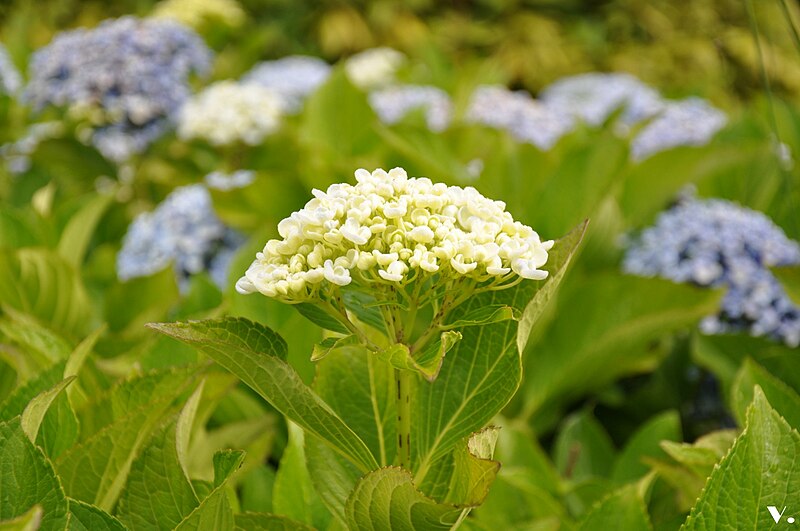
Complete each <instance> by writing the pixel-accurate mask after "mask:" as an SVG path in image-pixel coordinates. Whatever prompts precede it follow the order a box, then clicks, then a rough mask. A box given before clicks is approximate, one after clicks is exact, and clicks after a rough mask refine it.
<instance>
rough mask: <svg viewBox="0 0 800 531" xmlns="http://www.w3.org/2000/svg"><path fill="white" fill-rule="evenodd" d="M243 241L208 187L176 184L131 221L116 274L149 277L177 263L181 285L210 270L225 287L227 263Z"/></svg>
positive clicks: (121, 277)
mask: <svg viewBox="0 0 800 531" xmlns="http://www.w3.org/2000/svg"><path fill="white" fill-rule="evenodd" d="M242 242H243V237H242V236H241V235H240V234H239V233H237V232H236V231H234V230H232V229H230V228H228V227H226V226H225V225H224V224H223V223H222V221H220V219H219V218H218V217H217V215H216V214H215V213H214V208H213V205H212V202H211V195H210V194H209V192H208V190H207V189H206V188H205V187H204V186H202V185H190V186H184V187H181V188H176V189H175V190H173V191H172V193H170V194H169V196H167V198H166V199H165V200H164V201H163V202H162V203H161V204H160V205H159V206H158V207H157V208H156V209H155V210H154V211H152V212H146V213H143V214H140V215H139V216H138V217H137V218H136V219H134V221H133V223H131V225H130V227H129V228H128V233H127V234H126V235H125V238H124V239H123V242H122V249H121V250H120V252H119V254H118V255H117V276H118V277H119V278H120V280H128V279H131V278H135V277H142V276H148V275H151V274H153V273H155V272H157V271H160V270H162V269H164V268H165V267H167V266H168V265H169V264H171V263H172V264H173V265H174V268H175V272H176V274H177V275H178V278H179V280H180V282H181V286H182V288H185V287H186V285H187V282H188V277H189V276H191V275H193V274H195V273H199V272H201V271H208V272H209V274H210V275H211V278H212V279H213V280H214V281H215V282H216V283H217V285H218V286H220V289H224V287H225V286H226V284H227V277H228V275H227V267H228V264H229V263H230V260H231V258H232V257H233V255H234V253H235V251H236V249H237V248H238V247H239V245H241V243H242Z"/></svg>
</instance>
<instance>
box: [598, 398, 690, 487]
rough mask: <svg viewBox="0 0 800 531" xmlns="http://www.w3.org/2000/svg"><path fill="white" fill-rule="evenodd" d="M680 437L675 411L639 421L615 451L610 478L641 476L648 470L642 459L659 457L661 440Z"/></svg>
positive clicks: (678, 420) (629, 478)
mask: <svg viewBox="0 0 800 531" xmlns="http://www.w3.org/2000/svg"><path fill="white" fill-rule="evenodd" d="M680 440H681V419H680V416H679V415H678V413H677V412H676V411H666V412H664V413H662V414H660V415H658V416H656V417H653V418H652V419H650V420H649V421H647V422H646V423H645V424H643V425H642V426H641V427H640V428H639V429H638V430H636V432H635V433H634V434H633V435H632V436H631V438H630V439H628V442H627V443H626V444H625V447H624V448H623V449H622V451H621V452H620V453H619V456H618V457H617V460H616V462H615V463H614V469H613V471H612V473H611V478H612V479H613V480H614V481H616V482H619V483H627V482H630V481H634V480H636V479H639V478H641V477H642V476H644V475H645V474H646V473H647V471H648V470H649V469H648V467H647V464H646V463H645V462H644V461H643V460H644V459H646V458H663V457H665V454H664V451H663V450H662V448H661V442H662V441H680Z"/></svg>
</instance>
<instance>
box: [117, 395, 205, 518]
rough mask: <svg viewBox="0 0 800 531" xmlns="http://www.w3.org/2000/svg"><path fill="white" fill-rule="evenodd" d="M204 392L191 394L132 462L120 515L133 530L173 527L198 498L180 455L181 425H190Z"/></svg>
mask: <svg viewBox="0 0 800 531" xmlns="http://www.w3.org/2000/svg"><path fill="white" fill-rule="evenodd" d="M201 394H202V386H201V387H198V389H197V390H196V391H195V392H194V393H193V394H192V396H191V397H190V398H189V400H187V402H186V405H184V407H183V410H182V411H181V414H180V416H179V417H178V419H176V420H175V421H173V422H170V423H169V424H168V425H167V426H166V427H165V428H164V429H161V430H159V431H158V432H157V433H156V434H155V435H154V436H153V437H152V438H151V439H150V441H149V442H148V444H147V445H146V446H145V447H144V449H143V450H142V452H141V454H140V455H139V456H138V457H137V458H136V460H135V461H134V462H133V464H132V465H131V470H130V474H129V475H128V481H127V483H126V485H125V489H124V490H123V491H122V494H121V495H120V499H119V504H118V506H117V516H118V517H119V518H120V519H121V520H122V521H123V522H124V523H125V525H126V526H127V527H128V528H129V529H132V530H136V529H172V528H174V527H175V526H176V525H178V524H179V523H180V522H181V521H182V520H183V519H184V518H185V517H186V516H187V515H188V514H189V513H191V512H192V511H193V510H194V509H195V507H197V506H198V505H199V503H200V502H199V500H198V499H197V496H196V494H195V492H194V489H193V488H192V484H191V483H190V482H189V478H188V476H187V475H186V473H185V470H184V468H183V467H182V466H181V462H180V459H179V449H178V448H179V442H178V441H179V438H178V431H179V429H178V426H179V425H180V426H181V431H183V430H184V429H185V428H184V426H185V425H187V424H189V425H191V423H192V419H193V418H194V414H195V412H196V409H197V402H198V400H199V397H200V395H201Z"/></svg>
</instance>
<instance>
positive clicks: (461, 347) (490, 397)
mask: <svg viewBox="0 0 800 531" xmlns="http://www.w3.org/2000/svg"><path fill="white" fill-rule="evenodd" d="M585 227H586V225H585V223H584V224H583V225H581V227H579V228H577V229H574V230H573V232H571V233H570V234H568V235H567V236H565V237H564V238H562V239H561V240H559V241H558V242H556V244H555V246H554V248H553V261H552V262H550V263H549V265H548V269H549V271H550V275H551V277H550V278H549V279H548V280H547V281H545V282H534V281H528V282H522V283H521V284H519V285H518V286H517V287H515V288H512V289H507V290H501V291H493V292H488V293H483V294H480V295H477V296H474V297H472V298H470V299H469V300H468V301H467V302H465V303H464V304H462V305H461V306H460V307H458V308H457V309H456V310H455V311H454V315H453V317H452V318H453V320H456V321H457V320H458V319H460V318H461V317H462V316H467V315H470V314H472V313H474V312H475V311H476V310H477V308H480V307H483V306H495V305H503V306H508V307H510V308H513V309H515V310H516V311H519V312H523V317H522V321H521V322H520V323H518V322H517V321H514V320H506V321H501V322H497V323H492V324H488V325H485V326H479V327H476V326H468V327H465V328H463V329H462V330H461V333H462V339H461V341H459V342H458V343H456V345H455V346H454V347H453V349H452V351H451V353H449V354H448V356H447V357H446V358H445V360H444V363H443V364H442V368H441V370H440V372H439V375H438V377H437V379H436V380H435V381H434V382H432V383H431V382H424V381H421V380H420V379H418V378H417V379H415V381H414V382H413V384H415V385H416V393H415V395H413V398H412V405H411V407H412V419H411V432H412V437H411V439H412V440H411V449H412V456H411V457H412V463H413V466H414V468H415V470H416V471H417V476H416V477H417V481H418V482H419V484H423V482H424V478H425V475H426V474H427V473H428V472H429V471H430V470H431V467H432V466H433V465H434V463H435V462H436V461H437V460H438V459H440V458H441V457H443V456H445V455H447V454H449V453H450V452H451V451H452V449H453V447H454V445H455V444H456V443H457V442H458V441H459V440H461V439H463V438H465V437H467V436H468V435H469V434H471V433H473V432H475V431H477V430H479V429H481V428H482V427H483V426H484V425H485V424H486V423H487V422H488V421H489V420H490V419H491V418H492V417H493V416H494V415H496V414H497V413H498V412H499V411H500V410H501V409H502V408H503V406H505V405H506V403H508V401H509V400H510V399H511V397H512V396H513V395H514V393H515V392H516V390H517V387H518V386H519V383H520V380H521V377H522V363H521V353H520V351H519V350H518V345H524V344H525V343H526V341H527V338H528V335H529V334H530V332H531V330H532V327H533V325H534V324H535V321H536V320H537V319H538V318H539V317H540V316H541V312H542V311H543V310H544V308H545V306H546V304H547V301H548V300H550V299H551V297H552V295H553V292H554V290H555V288H556V287H557V286H558V284H559V283H560V282H561V279H562V278H563V271H564V270H565V269H566V267H567V266H568V265H569V261H570V258H571V257H572V255H573V254H574V252H575V249H576V248H577V247H578V245H579V244H580V241H581V238H582V236H583V231H584V230H585ZM518 325H519V326H518Z"/></svg>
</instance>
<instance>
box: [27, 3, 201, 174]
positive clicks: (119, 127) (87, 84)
mask: <svg viewBox="0 0 800 531" xmlns="http://www.w3.org/2000/svg"><path fill="white" fill-rule="evenodd" d="M211 58H212V55H211V52H210V51H209V49H208V47H206V45H205V44H204V43H203V41H202V40H201V38H200V37H199V36H198V35H197V34H195V33H194V32H193V31H192V30H190V29H189V28H187V27H185V26H183V25H181V24H178V23H176V22H172V21H168V20H153V19H147V20H143V19H137V18H134V17H123V18H119V19H114V20H107V21H105V22H103V23H101V24H100V25H99V26H97V27H96V28H93V29H78V30H73V31H68V32H64V33H61V34H59V35H58V36H56V38H55V39H53V41H52V42H51V43H50V44H49V45H47V46H46V47H44V48H42V49H41V50H39V51H37V52H36V53H35V54H34V55H33V59H32V61H31V64H30V81H29V83H28V86H27V87H26V91H25V94H26V98H27V100H28V101H30V102H31V103H32V104H33V106H34V107H35V108H37V109H40V108H42V107H44V106H46V105H57V106H65V107H69V108H70V110H71V111H72V113H73V114H74V115H77V116H80V117H81V118H85V119H87V120H88V122H89V123H90V124H91V125H92V135H91V140H92V141H93V143H94V144H95V145H96V146H97V148H98V149H99V150H100V151H101V152H102V153H103V154H104V155H105V156H107V157H108V158H110V159H112V160H115V161H123V160H125V159H126V158H128V157H129V156H130V155H132V154H134V153H137V152H139V151H141V150H143V149H144V148H145V147H146V146H147V145H148V144H149V143H150V142H152V141H153V140H154V139H156V138H157V137H158V136H160V135H161V134H162V133H163V132H164V131H165V130H166V129H167V128H168V127H169V125H170V123H169V122H170V118H171V117H172V116H173V114H174V113H175V112H176V111H177V110H178V109H179V108H180V106H181V104H182V103H183V102H184V100H185V99H186V98H187V96H188V95H189V93H190V88H189V85H188V82H187V81H188V77H189V75H190V74H192V73H193V72H194V73H205V72H206V71H208V69H209V68H210V65H211Z"/></svg>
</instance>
